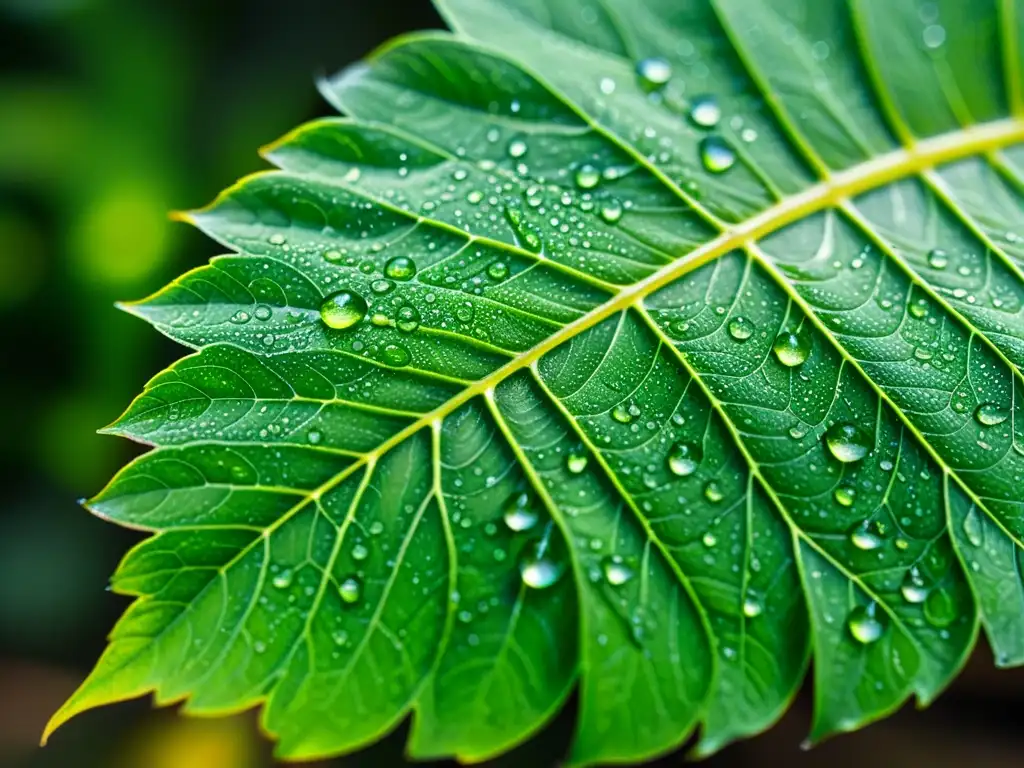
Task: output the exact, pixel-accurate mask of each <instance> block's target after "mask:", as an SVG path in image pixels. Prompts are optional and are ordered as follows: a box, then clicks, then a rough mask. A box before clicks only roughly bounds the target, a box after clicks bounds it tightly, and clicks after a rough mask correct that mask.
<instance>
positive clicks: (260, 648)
mask: <svg viewBox="0 0 1024 768" xmlns="http://www.w3.org/2000/svg"><path fill="white" fill-rule="evenodd" d="M252 649H253V650H254V651H256V653H266V652H267V644H266V643H264V642H263V641H262V640H257V641H256V642H254V643H253V644H252Z"/></svg>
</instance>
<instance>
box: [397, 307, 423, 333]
mask: <svg viewBox="0 0 1024 768" xmlns="http://www.w3.org/2000/svg"><path fill="white" fill-rule="evenodd" d="M395 327H396V328H397V329H398V330H400V331H402V332H403V333H412V332H413V331H415V330H416V329H417V328H419V327H420V313H419V312H417V311H416V307H410V306H408V305H407V306H404V307H402V308H401V309H400V310H398V316H397V318H396V319H395Z"/></svg>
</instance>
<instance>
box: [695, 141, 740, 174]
mask: <svg viewBox="0 0 1024 768" xmlns="http://www.w3.org/2000/svg"><path fill="white" fill-rule="evenodd" d="M700 161H701V164H703V166H704V170H706V171H708V172H709V173H725V172H726V171H728V170H729V169H730V168H732V167H733V165H735V164H736V152H735V150H733V148H732V147H731V146H729V143H728V142H727V141H726V140H725V139H723V138H722V137H721V136H705V137H704V138H703V139H701V142H700Z"/></svg>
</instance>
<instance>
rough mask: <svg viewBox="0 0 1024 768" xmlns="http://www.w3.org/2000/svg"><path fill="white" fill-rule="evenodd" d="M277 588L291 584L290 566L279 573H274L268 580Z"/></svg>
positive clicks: (285, 587) (284, 587) (286, 587)
mask: <svg viewBox="0 0 1024 768" xmlns="http://www.w3.org/2000/svg"><path fill="white" fill-rule="evenodd" d="M270 583H271V584H273V585H274V586H275V587H277V588H278V589H288V587H290V586H291V585H292V572H291V569H290V568H285V569H284V570H283V571H281V572H280V573H278V574H276V575H275V576H274V578H272V579H271V580H270Z"/></svg>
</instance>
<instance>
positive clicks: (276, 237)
mask: <svg viewBox="0 0 1024 768" xmlns="http://www.w3.org/2000/svg"><path fill="white" fill-rule="evenodd" d="M268 240H269V242H270V244H271V245H284V244H285V242H287V241H286V240H285V236H284V235H282V234H281V233H280V232H275V233H274V234H272V235H271V236H270V237H269V238H268Z"/></svg>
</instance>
